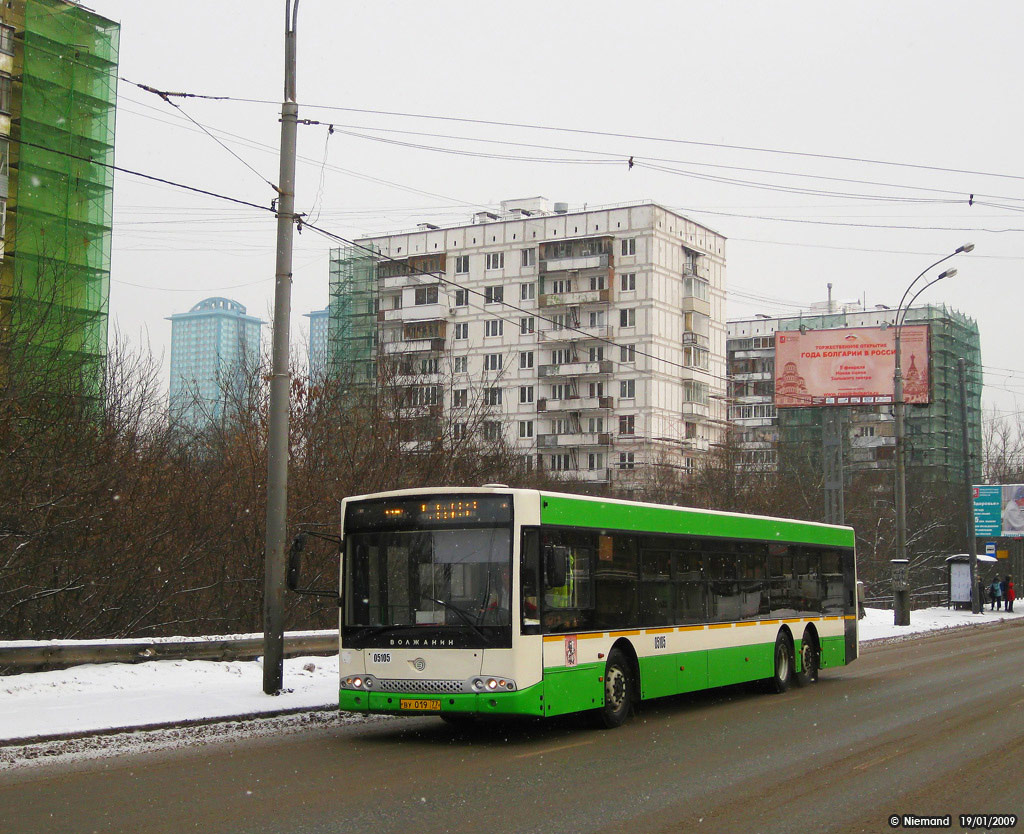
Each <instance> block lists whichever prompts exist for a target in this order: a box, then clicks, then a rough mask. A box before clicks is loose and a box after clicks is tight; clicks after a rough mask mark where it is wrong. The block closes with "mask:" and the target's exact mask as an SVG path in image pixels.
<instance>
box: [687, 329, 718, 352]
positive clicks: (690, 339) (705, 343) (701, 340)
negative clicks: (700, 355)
mask: <svg viewBox="0 0 1024 834" xmlns="http://www.w3.org/2000/svg"><path fill="white" fill-rule="evenodd" d="M683 344H684V345H697V346H698V347H703V348H706V347H710V345H711V340H710V339H709V338H708V337H707V336H705V335H703V334H702V333H694V332H693V331H692V330H687V331H686V332H685V333H683Z"/></svg>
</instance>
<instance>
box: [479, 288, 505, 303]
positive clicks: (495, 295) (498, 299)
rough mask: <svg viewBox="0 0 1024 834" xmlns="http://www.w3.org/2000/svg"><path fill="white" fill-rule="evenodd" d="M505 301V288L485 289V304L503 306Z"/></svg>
mask: <svg viewBox="0 0 1024 834" xmlns="http://www.w3.org/2000/svg"><path fill="white" fill-rule="evenodd" d="M504 300H505V288H504V287H484V304H501V303H502V302H503V301H504Z"/></svg>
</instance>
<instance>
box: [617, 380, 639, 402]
mask: <svg viewBox="0 0 1024 834" xmlns="http://www.w3.org/2000/svg"><path fill="white" fill-rule="evenodd" d="M619 397H620V398H621V399H624V400H632V399H635V398H636V380H635V379H623V380H620V381H619Z"/></svg>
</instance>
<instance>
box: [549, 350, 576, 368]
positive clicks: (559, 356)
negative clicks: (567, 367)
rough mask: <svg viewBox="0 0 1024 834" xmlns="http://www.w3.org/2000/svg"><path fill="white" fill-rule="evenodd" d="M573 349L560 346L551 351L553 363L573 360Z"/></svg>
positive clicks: (557, 363) (565, 362) (558, 363)
mask: <svg viewBox="0 0 1024 834" xmlns="http://www.w3.org/2000/svg"><path fill="white" fill-rule="evenodd" d="M572 360H573V356H572V351H571V350H570V349H569V348H558V349H556V350H553V351H551V364H552V365H562V364H567V363H569V362H572Z"/></svg>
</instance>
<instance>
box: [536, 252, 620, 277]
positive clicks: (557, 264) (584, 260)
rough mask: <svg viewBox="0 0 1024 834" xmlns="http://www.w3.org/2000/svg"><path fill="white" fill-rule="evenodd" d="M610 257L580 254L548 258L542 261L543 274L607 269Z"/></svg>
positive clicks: (541, 269)
mask: <svg viewBox="0 0 1024 834" xmlns="http://www.w3.org/2000/svg"><path fill="white" fill-rule="evenodd" d="M608 262H609V256H608V255H607V254H604V255H601V254H590V253H580V254H579V255H573V256H571V257H568V258H546V259H541V262H540V271H541V274H544V273H547V272H563V271H565V270H567V269H574V270H575V269H607V268H608Z"/></svg>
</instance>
